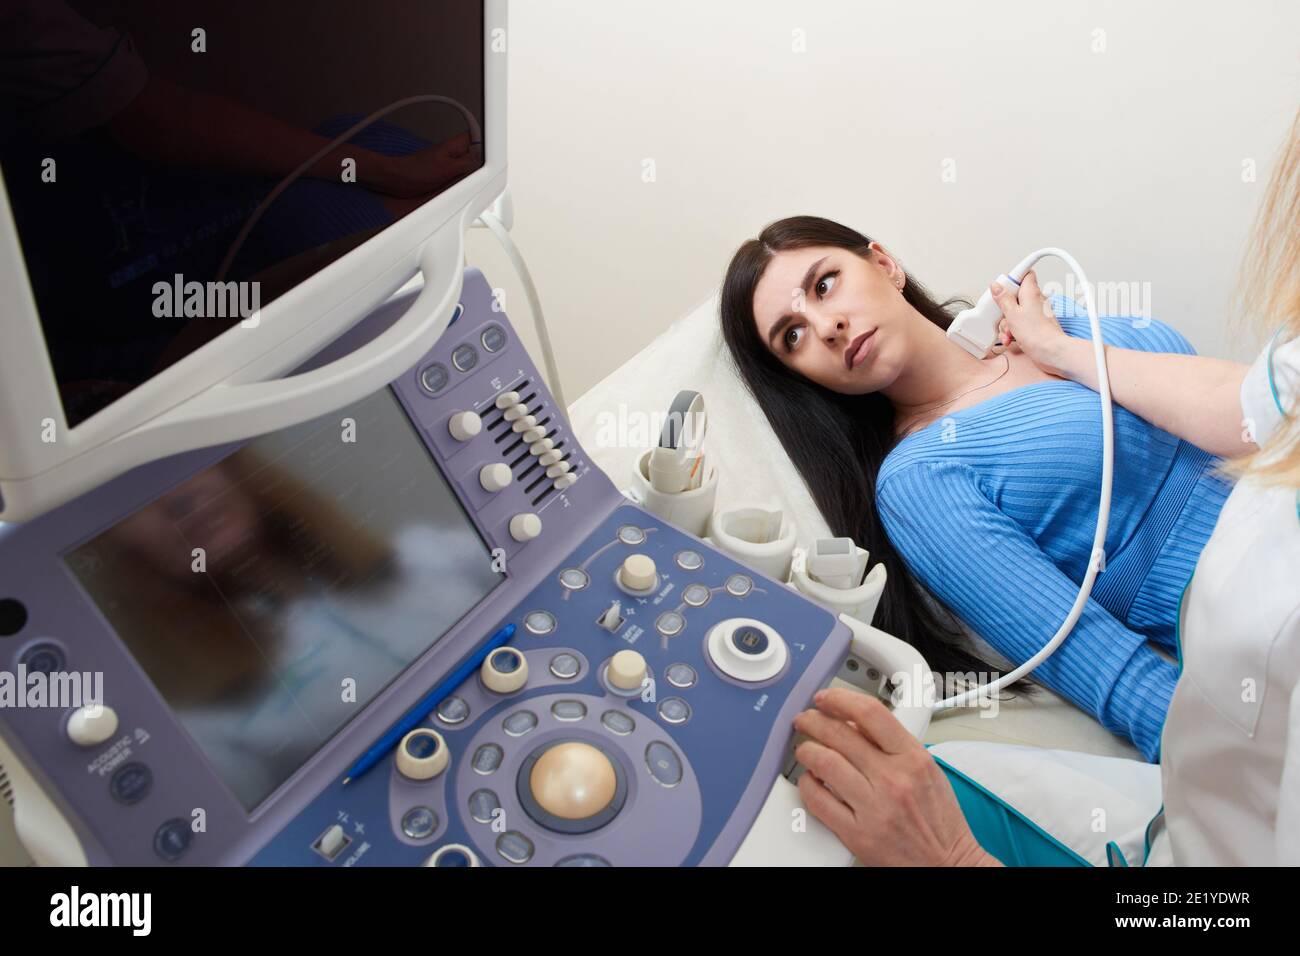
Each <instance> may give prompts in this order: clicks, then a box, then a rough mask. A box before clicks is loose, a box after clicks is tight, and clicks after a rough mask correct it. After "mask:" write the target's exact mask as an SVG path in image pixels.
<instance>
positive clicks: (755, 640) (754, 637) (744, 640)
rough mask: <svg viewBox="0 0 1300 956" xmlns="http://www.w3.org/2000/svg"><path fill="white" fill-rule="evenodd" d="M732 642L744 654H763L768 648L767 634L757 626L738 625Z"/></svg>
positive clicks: (732, 636)
mask: <svg viewBox="0 0 1300 956" xmlns="http://www.w3.org/2000/svg"><path fill="white" fill-rule="evenodd" d="M731 644H732V646H733V647H734V648H735V649H736V650H738V651H740V653H742V654H762V653H763V652H764V651H765V650H767V635H766V634H764V633H763V632H762V631H760V630H759V629H758V628H756V627H738V628H736V632H735V633H734V634H732V635H731Z"/></svg>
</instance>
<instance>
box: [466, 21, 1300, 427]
mask: <svg viewBox="0 0 1300 956" xmlns="http://www.w3.org/2000/svg"><path fill="white" fill-rule="evenodd" d="M510 18H511V19H510V36H509V44H510V58H511V60H510V98H511V103H510V111H511V115H510V126H509V135H510V181H511V191H512V194H513V196H514V200H515V210H516V224H515V229H514V235H515V238H516V241H517V242H518V243H519V244H520V246H521V247H522V249H523V251H524V254H525V256H526V257H527V259H528V262H529V265H530V267H531V268H532V270H533V272H534V276H535V278H536V280H537V284H538V287H539V290H540V293H541V295H542V302H543V305H544V307H545V308H546V310H547V315H548V320H549V323H548V324H549V325H550V327H551V331H552V336H553V339H554V342H555V348H556V352H557V355H558V358H559V363H560V368H561V371H562V381H563V386H564V389H565V392H566V397H567V398H568V400H569V401H573V400H574V399H576V398H577V397H578V396H579V395H581V394H582V392H584V391H585V390H586V389H587V388H589V387H590V386H591V385H593V384H595V383H596V382H597V381H599V380H600V379H601V378H603V377H604V376H605V375H607V374H608V373H609V372H611V371H612V370H614V369H615V368H617V366H618V365H619V364H621V363H622V362H623V361H624V360H625V359H626V358H627V357H629V356H630V355H632V354H633V353H634V352H636V351H637V350H639V349H640V348H641V347H642V346H644V345H645V344H646V343H647V342H649V341H650V340H651V339H652V338H654V336H655V335H656V334H657V333H658V332H660V331H662V330H663V329H664V328H666V327H667V325H668V324H669V323H670V322H672V321H673V320H674V319H675V318H677V317H678V316H679V315H681V314H683V313H685V312H686V311H688V310H689V309H690V308H691V307H693V306H694V305H696V304H697V303H699V302H700V301H702V300H703V299H704V298H706V297H707V296H708V295H710V294H711V293H712V291H713V290H714V289H715V288H716V287H717V285H718V284H719V283H720V282H721V279H722V274H723V271H724V269H725V267H726V264H727V262H728V260H729V259H730V256H731V254H732V252H734V250H735V248H736V246H737V245H739V243H740V242H741V241H743V240H744V239H746V238H749V237H750V236H752V235H754V234H756V233H757V231H758V230H759V229H760V228H761V227H762V226H763V225H764V224H765V223H767V222H769V221H770V220H773V219H777V218H781V217H783V216H787V215H794V214H800V213H810V214H816V215H822V216H827V217H829V218H833V219H838V220H841V221H843V222H845V223H847V224H850V225H852V226H855V227H856V228H858V229H860V230H861V231H863V232H865V233H867V234H868V235H870V236H872V237H873V238H877V239H879V240H881V241H882V242H884V243H885V244H886V245H887V246H889V247H890V248H891V249H892V251H894V252H895V253H896V254H898V255H899V256H900V257H901V259H902V261H903V264H904V266H905V267H906V268H907V269H908V270H909V271H910V272H911V273H913V274H915V275H916V276H918V277H919V278H920V279H921V280H922V281H923V282H925V283H927V284H928V285H929V286H930V287H931V289H932V290H934V291H935V292H936V293H937V294H940V295H952V294H966V295H971V294H978V293H979V291H980V290H981V289H982V288H983V287H984V286H985V285H986V284H987V282H988V281H989V280H990V279H991V278H992V277H993V276H994V275H995V274H996V273H997V272H998V271H1001V270H1002V269H1005V268H1007V267H1009V266H1010V265H1011V264H1013V263H1014V261H1015V260H1017V259H1019V258H1020V257H1021V256H1022V255H1023V254H1024V253H1025V252H1027V251H1029V250H1030V249H1032V248H1035V247H1037V246H1041V245H1048V244H1054V245H1061V246H1064V247H1066V248H1067V249H1069V250H1070V251H1072V252H1073V253H1074V254H1075V255H1076V257H1077V258H1079V260H1080V261H1081V262H1082V264H1083V266H1084V268H1085V269H1087V270H1088V272H1089V276H1090V278H1091V279H1092V280H1093V281H1094V282H1096V283H1098V284H1101V283H1113V282H1135V283H1139V284H1141V283H1148V284H1149V285H1146V286H1141V285H1139V288H1140V289H1142V288H1145V289H1146V290H1148V297H1149V301H1145V302H1144V305H1145V306H1146V307H1148V308H1149V311H1150V314H1151V315H1154V316H1155V317H1156V318H1158V319H1162V320H1164V321H1166V322H1170V323H1171V324H1173V325H1174V326H1175V327H1176V328H1178V329H1180V330H1181V331H1182V332H1183V333H1184V334H1185V335H1187V337H1188V338H1190V339H1191V341H1192V343H1193V344H1194V345H1195V346H1196V347H1197V348H1198V349H1199V350H1200V351H1202V352H1205V353H1210V354H1218V355H1224V356H1229V357H1234V358H1239V359H1241V358H1246V357H1248V356H1249V355H1250V354H1252V349H1251V345H1252V344H1253V343H1247V342H1237V341H1234V340H1233V339H1232V336H1231V335H1230V334H1229V331H1228V330H1227V329H1226V328H1225V326H1224V320H1225V316H1226V315H1227V311H1226V310H1227V309H1228V307H1229V305H1230V298H1231V296H1232V293H1233V288H1234V282H1235V276H1236V270H1237V265H1238V261H1239V253H1240V250H1241V248H1242V244H1243V241H1244V239H1245V237H1246V235H1247V234H1248V229H1249V225H1250V222H1251V220H1252V217H1253V214H1254V211H1255V208H1256V205H1257V201H1258V198H1259V196H1260V194H1261V193H1262V190H1263V186H1264V184H1265V183H1266V181H1267V178H1268V176H1269V174H1270V173H1271V171H1272V165H1273V158H1274V156H1275V155H1276V150H1277V147H1278V145H1279V143H1280V141H1281V137H1282V134H1283V133H1284V132H1285V130H1286V129H1287V128H1288V126H1289V123H1290V118H1291V117H1292V115H1293V114H1294V111H1295V109H1296V107H1297V105H1300V55H1298V54H1300V3H1295V2H1293V0H1238V2H1236V3H1233V4H1221V3H1213V2H1209V0H1191V2H1186V0H1184V2H1176V0H1141V2H1105V0H1056V2H1052V3H1042V2H1038V3H1033V2H1028V0H982V2H969V3H968V2H960V0H921V2H897V0H891V2H881V0H867V2H850V0H838V2H836V0H801V2H797V3H796V2H778V0H710V2H701V0H655V2H633V0H599V2H598V0H525V2H518V0H516V2H514V3H512V4H511V5H510ZM796 29H798V30H802V31H804V36H805V37H806V52H803V53H798V52H794V51H793V49H792V46H793V40H794V36H795V34H794V31H795V30H796ZM1097 31H1103V32H1102V33H1098V32H1097ZM1100 42H1104V51H1100V52H1094V47H1095V46H1097V45H1099V43H1100ZM646 158H651V159H653V160H654V162H655V166H656V181H654V182H652V183H647V182H643V181H642V168H643V167H642V161H643V159H646ZM945 159H951V160H953V161H955V170H956V180H955V182H945V181H943V177H942V171H943V162H944V160H945ZM1247 160H1253V161H1254V162H1255V163H1256V164H1257V167H1258V173H1257V179H1256V181H1254V182H1243V162H1245V161H1247ZM495 242H496V241H495V240H494V239H493V238H492V237H491V236H490V235H488V234H487V233H485V232H482V231H477V230H476V231H475V233H474V234H473V238H472V239H471V244H470V248H469V256H470V261H471V263H472V264H474V265H477V266H479V267H480V268H481V269H483V270H484V272H485V273H486V274H487V276H488V278H489V280H490V281H491V282H492V283H493V284H494V285H498V286H502V287H504V288H505V289H506V293H507V311H508V312H509V314H510V315H511V318H512V320H513V321H514V324H515V325H516V326H517V327H520V328H521V329H525V330H526V331H525V335H528V336H531V317H530V316H529V314H528V311H527V307H526V303H525V301H524V298H523V296H522V293H520V292H519V287H518V285H517V283H516V282H515V280H514V277H513V274H512V273H511V271H510V268H509V265H508V263H507V262H506V260H505V258H504V256H503V255H502V254H501V253H500V251H499V249H498V248H497V247H496V245H495ZM1040 275H1041V276H1042V278H1043V279H1044V280H1046V281H1050V280H1051V279H1052V278H1058V279H1059V278H1061V277H1062V276H1063V275H1064V273H1063V272H1057V271H1055V269H1048V270H1040ZM530 341H531V339H530ZM533 354H534V357H535V358H537V359H538V364H539V366H540V364H541V363H540V353H539V352H537V351H536V350H535V349H534V351H533Z"/></svg>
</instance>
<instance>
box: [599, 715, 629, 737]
mask: <svg viewBox="0 0 1300 956" xmlns="http://www.w3.org/2000/svg"><path fill="white" fill-rule="evenodd" d="M600 722H601V723H602V724H604V725H605V729H606V730H608V731H609V732H610V733H614V734H618V735H619V736H620V737H626V736H627V735H628V734H630V733H631V732H632V731H633V730H635V729H636V721H635V720H633V719H632V718H631V716H630V715H628V714H625V713H623V711H621V710H607V711H605V712H604V713H603V714H601V715H600Z"/></svg>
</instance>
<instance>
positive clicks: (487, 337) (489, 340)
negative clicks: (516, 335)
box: [478, 325, 506, 352]
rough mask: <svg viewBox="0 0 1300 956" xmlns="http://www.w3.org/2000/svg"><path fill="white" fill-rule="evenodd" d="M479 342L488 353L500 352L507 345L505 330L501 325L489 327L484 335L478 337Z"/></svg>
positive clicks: (484, 331)
mask: <svg viewBox="0 0 1300 956" xmlns="http://www.w3.org/2000/svg"><path fill="white" fill-rule="evenodd" d="M478 340H479V343H480V344H482V346H483V348H485V349H486V350H487V351H489V352H500V351H501V350H502V349H503V348H504V347H505V344H506V333H505V329H503V328H501V326H499V325H489V326H488V327H487V328H486V329H484V330H483V334H482V335H480V336H479V337H478Z"/></svg>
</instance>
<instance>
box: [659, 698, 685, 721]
mask: <svg viewBox="0 0 1300 956" xmlns="http://www.w3.org/2000/svg"><path fill="white" fill-rule="evenodd" d="M659 716H660V717H662V718H663V719H664V720H666V721H668V723H670V724H681V723H685V722H686V719H687V718H688V717H690V716H691V706H690V704H688V703H686V701H684V700H682V699H681V698H680V697H665V698H664V699H663V700H661V701H660V702H659Z"/></svg>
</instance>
